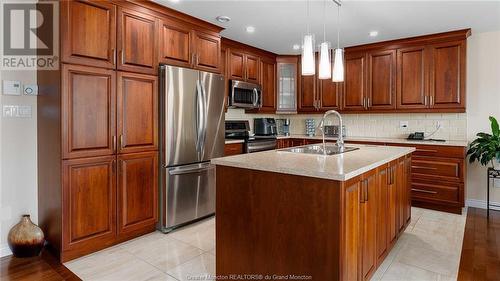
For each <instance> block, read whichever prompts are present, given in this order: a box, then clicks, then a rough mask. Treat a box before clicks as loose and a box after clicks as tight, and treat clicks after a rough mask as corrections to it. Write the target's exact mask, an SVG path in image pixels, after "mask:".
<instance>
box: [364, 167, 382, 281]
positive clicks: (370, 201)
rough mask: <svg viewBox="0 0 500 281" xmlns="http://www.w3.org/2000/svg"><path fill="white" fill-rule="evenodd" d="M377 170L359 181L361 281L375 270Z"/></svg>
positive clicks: (366, 278) (367, 278) (368, 173)
mask: <svg viewBox="0 0 500 281" xmlns="http://www.w3.org/2000/svg"><path fill="white" fill-rule="evenodd" d="M378 181H379V179H378V174H377V170H372V171H370V172H367V173H365V174H364V175H363V179H362V181H361V188H362V190H361V233H362V235H361V238H362V243H361V245H362V246H361V248H362V250H361V274H362V276H361V277H362V279H361V280H369V279H370V277H371V275H372V274H373V273H375V270H376V268H377V257H378V256H377V228H378V227H385V226H378V225H377V207H383V206H381V205H379V202H378V200H377V190H378V189H379V186H378Z"/></svg>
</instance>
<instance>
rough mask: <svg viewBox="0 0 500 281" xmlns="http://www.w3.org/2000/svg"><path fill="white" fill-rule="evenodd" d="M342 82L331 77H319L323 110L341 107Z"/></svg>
mask: <svg viewBox="0 0 500 281" xmlns="http://www.w3.org/2000/svg"><path fill="white" fill-rule="evenodd" d="M341 89H342V84H341V83H338V82H332V80H331V79H321V80H320V79H318V100H319V107H320V110H322V111H327V110H330V109H334V110H339V109H340V95H341Z"/></svg>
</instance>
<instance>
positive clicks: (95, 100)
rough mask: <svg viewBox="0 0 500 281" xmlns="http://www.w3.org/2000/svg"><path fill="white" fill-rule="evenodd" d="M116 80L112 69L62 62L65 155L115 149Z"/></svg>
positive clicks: (86, 155)
mask: <svg viewBox="0 0 500 281" xmlns="http://www.w3.org/2000/svg"><path fill="white" fill-rule="evenodd" d="M115 84H116V75H115V72H114V71H112V70H108V69H103V68H95V67H87V66H76V65H68V64H63V65H62V98H61V104H62V110H61V111H62V122H63V127H62V138H63V140H62V147H63V158H64V159H69V158H77V157H90V156H101V155H110V154H113V153H115V151H116V147H115V141H116V124H115V103H116V90H115Z"/></svg>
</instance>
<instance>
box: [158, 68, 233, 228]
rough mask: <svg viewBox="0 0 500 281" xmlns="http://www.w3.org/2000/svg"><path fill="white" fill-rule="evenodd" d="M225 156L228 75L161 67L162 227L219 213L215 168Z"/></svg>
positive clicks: (178, 224)
mask: <svg viewBox="0 0 500 281" xmlns="http://www.w3.org/2000/svg"><path fill="white" fill-rule="evenodd" d="M223 155H224V77H223V76H222V75H218V74H214V73H209V72H203V71H197V70H193V69H187V68H181V67H174V66H166V65H162V66H160V161H161V163H160V164H161V165H160V167H161V171H160V181H159V182H160V208H161V210H160V225H159V228H160V230H161V231H163V232H169V231H170V230H172V229H173V228H175V227H177V226H180V225H183V224H186V223H189V222H191V221H194V220H197V219H200V218H203V217H206V216H210V215H212V214H214V213H215V166H214V165H212V164H210V159H212V158H216V157H221V156H223Z"/></svg>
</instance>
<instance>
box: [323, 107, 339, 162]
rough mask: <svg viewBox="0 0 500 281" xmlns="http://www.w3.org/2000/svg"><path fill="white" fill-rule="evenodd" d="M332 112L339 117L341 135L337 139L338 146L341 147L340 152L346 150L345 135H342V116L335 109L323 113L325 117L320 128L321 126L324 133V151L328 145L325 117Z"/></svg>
mask: <svg viewBox="0 0 500 281" xmlns="http://www.w3.org/2000/svg"><path fill="white" fill-rule="evenodd" d="M330 114H335V115H336V116H337V117H338V118H339V136H338V139H337V144H336V145H337V147H338V149H339V152H344V136H343V135H342V133H343V132H342V128H343V126H342V125H343V124H342V116H341V115H340V113H338V112H337V111H335V110H328V111H327V112H325V114H323V118H322V119H321V122H320V123H319V126H318V128H320V130H321V132H322V133H323V151H326V145H325V128H324V127H325V118H326V117H327V116H328V115H330Z"/></svg>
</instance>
